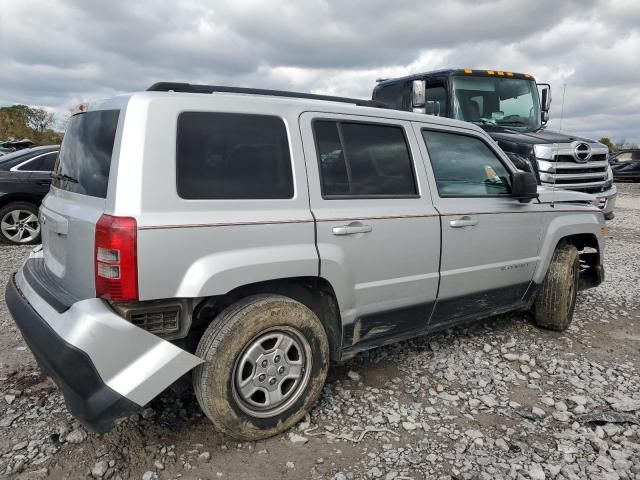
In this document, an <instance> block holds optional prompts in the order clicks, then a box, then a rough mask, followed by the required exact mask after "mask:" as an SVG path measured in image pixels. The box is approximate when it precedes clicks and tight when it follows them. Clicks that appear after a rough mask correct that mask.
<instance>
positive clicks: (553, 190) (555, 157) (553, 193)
mask: <svg viewBox="0 0 640 480" xmlns="http://www.w3.org/2000/svg"><path fill="white" fill-rule="evenodd" d="M566 94H567V82H564V84H563V85H562V104H561V107H560V124H559V125H558V131H559V132H562V119H563V118H564V97H565V96H566ZM558 149H559V145H558V143H557V142H556V153H555V154H554V155H553V160H554V164H555V165H554V167H553V186H552V187H551V208H555V206H556V204H555V201H556V178H557V177H556V175H557V174H558Z"/></svg>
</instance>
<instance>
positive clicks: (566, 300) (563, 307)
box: [533, 243, 580, 331]
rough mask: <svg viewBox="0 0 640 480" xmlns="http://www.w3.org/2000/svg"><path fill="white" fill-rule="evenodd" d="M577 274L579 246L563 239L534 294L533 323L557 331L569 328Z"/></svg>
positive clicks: (577, 282) (574, 300) (578, 271)
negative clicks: (564, 241) (539, 286)
mask: <svg viewBox="0 0 640 480" xmlns="http://www.w3.org/2000/svg"><path fill="white" fill-rule="evenodd" d="M579 278H580V259H579V255H578V249H577V248H576V247H574V246H573V245H569V244H566V243H562V244H560V245H558V246H557V247H556V250H555V252H553V258H552V259H551V264H550V265H549V270H547V275H546V277H545V278H544V282H542V287H541V288H540V291H538V294H537V296H536V301H535V304H534V310H533V314H534V320H535V323H536V325H538V326H539V327H542V328H547V329H549V330H557V331H564V330H566V329H567V328H569V325H570V324H571V320H572V319H573V310H574V308H575V305H576V297H577V294H578V287H579Z"/></svg>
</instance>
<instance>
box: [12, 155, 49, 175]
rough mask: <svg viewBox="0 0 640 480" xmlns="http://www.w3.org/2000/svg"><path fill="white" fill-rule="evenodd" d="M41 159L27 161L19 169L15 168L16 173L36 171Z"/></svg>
mask: <svg viewBox="0 0 640 480" xmlns="http://www.w3.org/2000/svg"><path fill="white" fill-rule="evenodd" d="M41 160H42V157H36V158H34V159H33V160H29V161H28V162H26V163H23V164H21V165H20V166H19V167H15V169H16V170H17V171H18V172H31V171H38V168H39V166H40V163H41Z"/></svg>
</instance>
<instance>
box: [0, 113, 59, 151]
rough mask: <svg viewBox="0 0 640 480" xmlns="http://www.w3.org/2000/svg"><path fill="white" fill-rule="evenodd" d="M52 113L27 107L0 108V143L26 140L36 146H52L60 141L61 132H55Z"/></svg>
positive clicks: (54, 120) (54, 121)
mask: <svg viewBox="0 0 640 480" xmlns="http://www.w3.org/2000/svg"><path fill="white" fill-rule="evenodd" d="M55 125H56V119H55V116H54V115H53V113H50V112H47V111H46V110H45V109H43V108H37V107H29V106H27V105H12V106H10V107H0V141H4V140H8V139H10V138H15V139H17V140H21V139H23V138H28V139H29V140H31V141H33V142H34V143H35V144H36V145H53V144H59V143H60V142H61V141H62V132H58V131H56V130H55Z"/></svg>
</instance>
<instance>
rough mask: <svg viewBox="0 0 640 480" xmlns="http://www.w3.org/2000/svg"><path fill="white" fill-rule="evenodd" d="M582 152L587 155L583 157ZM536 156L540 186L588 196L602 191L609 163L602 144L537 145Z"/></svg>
mask: <svg viewBox="0 0 640 480" xmlns="http://www.w3.org/2000/svg"><path fill="white" fill-rule="evenodd" d="M585 149H589V152H590V154H589V155H588V156H586V157H585V155H584V151H585ZM536 156H537V158H538V169H539V171H540V181H541V182H542V183H543V184H546V185H555V186H556V187H557V188H563V189H567V190H579V191H582V192H589V193H600V192H603V191H604V190H606V182H607V170H608V167H609V164H608V162H607V147H605V146H604V145H601V144H599V143H593V144H585V143H583V142H573V143H564V144H562V143H561V144H548V145H537V146H536Z"/></svg>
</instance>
